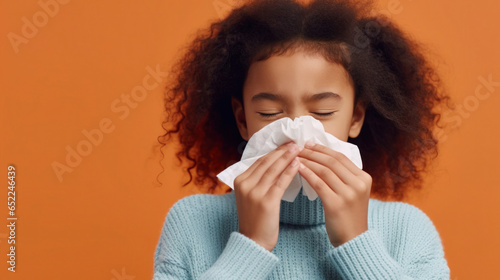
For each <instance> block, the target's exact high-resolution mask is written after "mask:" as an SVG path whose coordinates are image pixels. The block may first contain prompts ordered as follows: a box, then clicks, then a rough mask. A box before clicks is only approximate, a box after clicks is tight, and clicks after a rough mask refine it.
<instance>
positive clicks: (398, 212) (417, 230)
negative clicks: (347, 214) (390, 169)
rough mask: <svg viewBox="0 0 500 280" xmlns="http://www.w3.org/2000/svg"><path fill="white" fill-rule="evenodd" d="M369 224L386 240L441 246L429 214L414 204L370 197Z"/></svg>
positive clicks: (416, 244) (414, 244)
mask: <svg viewBox="0 0 500 280" xmlns="http://www.w3.org/2000/svg"><path fill="white" fill-rule="evenodd" d="M369 225H370V226H371V227H372V228H374V229H376V230H377V232H379V233H380V234H382V236H384V237H385V238H386V239H387V240H386V242H393V240H389V239H394V238H396V239H398V240H401V241H402V240H406V241H411V243H413V246H417V247H418V246H429V245H430V246H434V247H435V248H439V247H441V238H440V235H439V233H438V231H437V229H436V226H435V225H434V223H433V222H432V220H431V219H430V218H429V216H428V215H427V214H426V213H425V212H424V211H422V210H421V209H420V208H418V207H417V206H415V205H412V204H410V203H406V202H401V201H382V200H378V199H370V203H369Z"/></svg>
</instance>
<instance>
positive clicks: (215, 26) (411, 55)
mask: <svg viewBox="0 0 500 280" xmlns="http://www.w3.org/2000/svg"><path fill="white" fill-rule="evenodd" d="M370 6H371V3H370V2H368V1H365V2H360V1H356V2H349V1H343V0H331V1H327V0H317V1H312V2H310V3H307V4H304V3H298V2H296V1H293V0H257V1H247V2H246V3H244V4H243V5H241V6H239V7H237V8H234V9H233V10H232V11H231V13H230V14H229V15H228V16H227V17H226V18H224V19H223V20H220V21H216V22H213V23H211V25H210V28H209V29H206V30H202V31H203V32H200V33H198V34H197V36H196V38H195V39H194V40H193V42H192V43H191V44H190V45H189V46H188V48H187V51H186V52H185V54H184V56H183V57H182V59H180V60H179V61H178V62H177V64H175V65H174V67H173V68H172V73H173V74H174V75H173V77H174V79H173V81H172V82H171V83H170V84H169V85H168V86H167V88H166V90H165V97H164V102H165V103H164V104H165V110H166V112H167V113H168V114H167V117H166V119H165V120H164V121H163V124H162V127H163V128H164V129H165V133H164V134H163V135H161V136H159V137H158V142H159V143H160V144H161V146H162V147H163V146H165V145H166V143H167V141H169V140H170V139H171V137H170V136H171V134H177V136H178V139H177V140H178V142H179V143H180V149H179V150H178V151H177V153H176V156H177V158H178V159H179V160H180V162H182V158H185V159H187V160H189V162H190V165H189V167H188V168H187V172H188V173H189V176H190V179H189V181H188V182H186V183H185V184H184V186H185V185H187V184H189V183H190V182H191V181H192V180H193V176H192V174H191V170H192V169H195V170H196V176H195V181H194V182H195V184H196V185H198V186H203V187H206V186H207V185H206V184H205V183H206V182H207V181H209V183H211V185H209V186H208V189H207V190H206V191H208V192H210V193H213V192H214V191H215V190H217V189H220V188H219V187H220V186H221V185H223V184H222V183H221V182H219V181H218V179H217V177H216V174H217V173H219V172H221V171H222V170H224V169H225V168H226V167H228V166H229V165H231V164H233V163H235V162H237V161H239V160H240V159H241V155H242V151H243V149H244V147H245V144H246V141H244V140H243V139H242V138H241V136H240V134H239V131H238V128H237V126H236V120H235V117H234V114H233V111H232V107H231V97H235V98H237V99H239V100H240V101H241V103H242V104H243V98H242V89H243V83H244V81H245V78H246V74H247V71H248V69H249V67H250V64H251V63H252V62H254V61H260V60H265V59H267V58H269V57H270V56H272V55H281V54H284V53H287V52H292V51H294V50H296V49H297V48H298V47H302V48H305V49H306V50H308V51H310V52H314V53H319V54H321V55H323V57H325V59H327V60H328V61H331V62H335V63H340V64H341V65H343V67H344V68H345V69H346V70H347V71H348V73H349V74H350V76H351V77H352V79H353V81H354V90H355V102H365V104H366V106H367V107H366V115H365V120H364V124H363V127H362V129H361V132H360V134H359V136H358V137H356V138H353V139H352V138H350V137H349V139H348V142H350V143H353V144H355V145H357V146H358V147H359V150H360V153H361V157H362V158H363V165H364V166H363V169H364V170H365V171H366V172H368V173H369V174H370V175H371V176H372V178H373V184H372V194H374V195H377V196H379V197H381V198H391V197H392V198H396V199H404V198H405V197H406V193H407V191H408V190H410V189H420V188H421V185H422V181H423V178H422V172H424V171H427V168H428V163H429V161H430V160H431V159H433V158H435V157H436V156H437V154H438V152H437V144H438V141H437V140H438V139H437V138H436V137H435V136H434V135H433V133H432V130H433V128H434V126H435V125H436V126H439V125H438V122H439V119H440V117H441V114H440V113H439V112H436V111H434V109H436V108H437V107H438V105H441V104H444V103H445V102H444V101H446V100H449V99H450V97H449V96H447V95H445V94H444V93H443V91H442V90H441V88H442V87H441V80H440V79H439V77H438V76H437V74H436V71H435V70H434V69H433V67H431V65H430V63H429V62H428V61H427V60H426V58H425V57H424V55H423V51H422V49H423V48H422V47H421V46H420V45H419V44H417V43H416V42H415V41H413V40H412V39H410V38H409V36H407V35H406V34H404V33H403V32H402V31H401V30H400V29H399V28H398V27H396V26H395V24H394V23H392V22H391V21H390V20H388V19H387V18H384V17H373V16H368V11H369V9H370ZM446 104H448V103H446ZM169 124H170V125H171V127H170V128H167V126H168V125H169ZM162 155H163V152H162ZM226 188H227V190H225V191H226V192H230V191H231V189H230V188H228V187H227V186H226Z"/></svg>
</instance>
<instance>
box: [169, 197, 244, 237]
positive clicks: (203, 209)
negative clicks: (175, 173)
mask: <svg viewBox="0 0 500 280" xmlns="http://www.w3.org/2000/svg"><path fill="white" fill-rule="evenodd" d="M234 213H237V212H236V203H235V198H234V192H231V193H227V194H223V195H216V194H194V195H189V196H186V197H183V198H181V199H179V200H178V201H177V202H175V203H174V204H173V205H172V207H171V208H170V210H169V211H168V214H167V217H166V221H165V223H166V224H167V223H169V224H176V225H178V226H179V227H181V226H182V227H183V228H184V229H186V230H189V229H190V228H191V229H192V227H198V228H199V227H200V226H202V225H204V224H208V223H213V221H214V220H216V221H221V220H225V221H228V220H231V219H234V217H233V215H234ZM236 217H237V216H236Z"/></svg>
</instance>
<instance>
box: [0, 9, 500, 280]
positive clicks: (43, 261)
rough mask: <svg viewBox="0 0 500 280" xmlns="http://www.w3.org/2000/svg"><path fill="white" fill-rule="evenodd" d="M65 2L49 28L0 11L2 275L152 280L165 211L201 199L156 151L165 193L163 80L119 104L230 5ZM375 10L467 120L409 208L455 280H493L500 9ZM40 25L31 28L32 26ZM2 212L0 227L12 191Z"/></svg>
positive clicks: (448, 138) (450, 118) (456, 119)
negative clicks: (12, 255)
mask: <svg viewBox="0 0 500 280" xmlns="http://www.w3.org/2000/svg"><path fill="white" fill-rule="evenodd" d="M47 1H48V0H42V2H47ZM49 2H50V1H49ZM62 2H63V1H62V0H61V4H58V5H57V7H58V10H55V9H54V7H55V6H53V7H52V9H53V11H54V12H53V13H52V15H49V16H46V17H45V18H44V15H43V13H44V12H43V8H42V7H41V6H40V4H39V2H38V1H2V2H1V3H0V11H2V12H1V15H2V16H1V19H2V20H1V21H2V24H1V25H0V34H1V35H2V36H3V37H2V38H3V39H2V40H1V46H0V47H1V54H0V55H1V57H0V61H1V63H0V65H1V66H0V67H1V72H0V79H1V80H0V81H1V91H2V93H1V95H0V96H1V98H2V99H1V103H0V104H1V108H0V112H1V127H0V128H1V131H2V137H1V140H0V141H1V145H0V146H1V157H0V158H1V163H2V165H1V166H2V170H3V172H2V174H3V175H2V176H4V180H7V178H6V177H7V166H8V165H10V164H14V165H15V167H16V183H17V187H16V206H17V208H16V215H17V217H18V220H17V227H16V242H17V243H16V246H17V247H16V248H17V250H16V256H17V263H16V272H15V273H11V272H8V271H7V264H6V260H7V255H6V254H7V253H8V252H7V237H8V235H7V234H8V232H7V228H6V226H5V225H3V226H2V225H0V260H1V263H2V265H1V266H0V278H1V279H116V280H121V279H151V277H152V273H153V254H154V250H155V248H156V243H157V241H158V238H159V235H160V231H161V226H162V224H163V221H164V219H165V217H166V214H167V212H168V210H169V208H170V207H171V206H172V204H173V203H174V202H175V201H177V200H178V199H180V198H182V197H184V196H186V195H190V194H193V193H195V191H194V190H190V189H180V186H181V184H182V182H184V180H185V179H186V177H185V175H183V174H182V171H181V169H180V168H179V167H178V166H177V160H176V159H175V158H174V156H173V151H174V150H173V148H174V147H172V146H169V147H167V148H166V149H165V150H164V152H165V153H166V158H165V159H164V161H163V164H164V166H165V167H166V172H165V173H162V174H161V176H160V177H159V179H160V180H161V181H162V182H163V184H164V185H163V186H162V187H159V185H158V184H157V183H156V176H157V175H158V174H159V173H160V171H161V166H160V165H159V163H158V161H159V154H158V151H155V150H154V145H155V143H156V137H157V136H158V135H160V134H161V133H162V132H163V130H162V129H161V126H160V123H161V120H162V117H163V114H162V97H161V94H162V87H163V85H162V84H161V83H162V82H163V81H165V80H164V79H165V78H164V77H163V78H162V77H161V76H158V77H156V78H157V80H155V81H156V82H157V83H156V85H155V86H152V87H150V88H149V89H148V90H146V91H145V92H144V95H143V96H142V97H143V98H144V99H143V100H141V101H139V102H136V103H133V104H130V105H127V103H126V102H125V101H124V100H123V99H122V98H126V96H130V94H131V93H132V92H135V91H137V90H140V88H139V87H140V86H141V85H142V83H143V79H144V78H145V77H146V78H147V76H148V75H150V74H149V73H150V72H149V71H150V70H148V68H151V69H155V68H156V67H158V68H159V69H161V71H167V70H168V69H169V67H170V66H171V65H172V62H173V61H174V60H175V59H176V58H178V55H179V53H180V49H181V47H183V46H185V44H187V43H188V42H189V40H190V39H192V38H193V35H194V34H195V33H196V31H197V30H198V29H199V28H205V27H207V26H208V24H209V22H210V21H213V20H217V19H219V18H220V17H221V16H223V15H224V12H225V9H224V7H228V5H229V4H230V3H231V1H229V0H220V1H213V0H197V1H194V0H184V1H170V0H167V1H124V0H121V1H116V0H114V1H81V0H80V1H76V0H75V1H70V0H66V1H64V2H65V4H62ZM233 2H234V1H233ZM55 3H58V2H55ZM393 5H395V6H393ZM221 9H222V10H221ZM376 10H377V11H379V12H383V13H385V14H387V15H389V16H390V17H391V18H392V19H393V20H395V21H396V22H397V23H398V24H399V25H400V26H401V27H402V28H403V29H404V30H405V31H407V32H408V33H410V34H412V36H413V37H414V38H416V39H418V40H419V41H421V42H422V43H424V44H426V45H427V46H428V47H429V49H430V51H431V52H432V55H431V61H432V62H433V63H435V64H436V65H438V67H439V71H440V73H441V74H442V75H443V78H444V80H445V83H446V86H447V87H448V90H449V92H450V93H451V95H452V98H453V100H454V102H455V103H456V104H457V105H459V106H460V107H459V108H463V111H462V112H458V111H457V112H451V111H450V112H447V122H453V123H454V124H456V127H455V129H452V130H449V131H446V133H445V134H444V137H443V138H442V139H443V140H444V141H443V142H442V145H441V154H440V155H439V158H438V159H437V161H436V168H435V169H434V172H433V173H432V174H431V175H429V176H427V177H426V181H427V182H426V185H425V189H424V191H423V192H421V193H420V194H418V195H416V196H414V197H413V198H412V199H411V200H409V202H410V203H412V204H414V205H416V206H418V207H419V208H421V209H422V210H424V212H426V213H427V214H428V215H429V216H430V217H431V219H432V220H433V221H434V223H435V225H436V227H437V229H438V231H439V232H440V234H441V236H442V239H443V244H444V249H445V254H446V258H447V260H448V263H449V265H450V268H451V271H452V279H454V280H462V279H495V278H496V277H497V275H499V274H500V273H499V272H500V266H499V265H498V264H497V261H498V260H500V257H499V253H498V252H500V242H499V241H498V236H500V226H499V223H498V221H499V220H500V206H499V205H500V203H499V200H498V197H499V196H500V176H499V172H498V170H499V168H500V146H499V145H498V143H499V140H500V132H499V129H498V128H499V127H500V110H499V108H500V96H499V95H500V86H499V85H498V82H500V71H499V70H498V69H499V68H498V65H499V62H500V59H499V58H500V54H499V53H498V49H500V39H499V36H498V35H499V30H498V28H497V26H499V25H500V18H499V17H498V11H499V10H500V4H498V2H497V1H495V0H489V1H467V0H460V1H432V0H418V1H411V0H399V1H396V0H390V1H389V0H387V1H380V2H378V6H377V8H376ZM34 17H35V19H34ZM34 20H35V21H36V22H37V23H38V25H39V26H38V27H36V29H31V30H30V29H29V28H28V27H25V25H28V23H27V22H31V23H33V21H34ZM23 32H25V34H26V35H27V36H24V35H23ZM16 36H18V37H16ZM19 36H24V37H23V38H24V40H21V39H19ZM12 38H16V40H15V41H16V42H18V43H19V42H21V43H19V44H18V45H16V44H12V43H11V39H12ZM19 40H21V41H19ZM481 77H483V78H484V79H491V80H493V81H494V82H495V83H497V84H496V85H495V86H493V87H491V88H490V91H489V93H490V94H489V95H488V96H486V97H485V95H486V94H487V93H488V92H485V91H483V90H485V89H486V88H485V87H483V88H482V89H480V90H481V93H482V94H483V95H482V96H481V97H482V99H481V100H480V99H477V97H475V92H476V89H477V88H478V86H480V85H481ZM488 77H490V78H488ZM151 83H153V80H151ZM97 129H101V131H103V132H102V139H97V140H96V141H95V143H94V144H92V145H91V146H85V143H86V142H85V140H86V139H87V137H86V136H85V133H86V132H87V133H90V134H93V135H96V131H97ZM77 148H78V149H80V150H81V151H82V152H83V153H85V154H86V155H85V156H83V157H82V158H81V159H80V160H79V161H78V160H77V159H75V158H73V159H70V161H71V163H72V167H68V170H67V172H65V173H63V174H62V175H61V176H59V177H58V176H57V174H56V172H54V169H53V165H54V164H57V163H61V164H65V163H66V160H67V159H66V157H67V156H68V154H70V152H69V150H71V149H77ZM70 170H71V172H70ZM4 186H6V181H4ZM0 209H1V210H0V217H1V221H2V222H1V224H4V223H5V224H6V223H7V222H6V221H7V220H6V218H7V211H8V210H7V188H6V187H4V188H3V190H2V191H0ZM132 277H135V278H132Z"/></svg>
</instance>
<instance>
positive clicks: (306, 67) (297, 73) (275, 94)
mask: <svg viewBox="0 0 500 280" xmlns="http://www.w3.org/2000/svg"><path fill="white" fill-rule="evenodd" d="M243 104H244V106H242V104H241V102H239V101H238V100H237V99H235V98H233V99H232V106H233V112H234V115H235V118H236V122H237V124H238V129H239V131H240V134H241V137H242V138H243V139H245V140H246V141H248V139H250V137H252V135H253V134H254V133H255V132H257V131H259V130H260V129H261V128H263V127H264V126H266V125H267V124H269V123H271V122H273V121H275V120H278V119H280V118H284V117H289V118H291V119H292V120H293V119H294V118H296V117H300V116H304V115H311V116H313V117H314V118H316V119H318V120H319V121H321V122H322V123H323V126H324V127H325V131H326V132H328V133H330V134H332V135H334V136H335V137H337V138H338V139H340V140H342V141H347V138H348V137H351V138H355V137H357V136H358V134H359V132H360V131H361V127H362V125H363V120H364V116H365V107H364V106H362V105H361V104H357V105H356V108H354V88H353V83H352V80H351V78H350V76H349V74H348V73H347V71H346V70H345V69H344V67H342V66H341V65H340V64H337V63H331V62H328V61H327V60H326V59H324V58H323V57H322V56H321V55H310V54H308V53H306V52H304V51H302V50H297V51H296V52H295V53H294V54H293V55H287V56H272V57H270V58H268V59H267V60H264V61H258V62H254V63H252V64H251V65H250V68H249V70H248V74H247V77H246V80H245V83H244V85H243Z"/></svg>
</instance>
